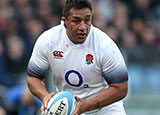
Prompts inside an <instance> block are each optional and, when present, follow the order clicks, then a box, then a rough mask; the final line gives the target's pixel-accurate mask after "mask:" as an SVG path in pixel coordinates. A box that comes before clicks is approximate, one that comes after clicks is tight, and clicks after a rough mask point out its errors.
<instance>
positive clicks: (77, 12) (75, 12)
mask: <svg viewBox="0 0 160 115" xmlns="http://www.w3.org/2000/svg"><path fill="white" fill-rule="evenodd" d="M91 16H92V13H91V10H90V9H89V8H82V9H75V8H71V9H70V11H69V16H68V17H70V18H74V17H75V18H76V17H79V18H83V17H91Z"/></svg>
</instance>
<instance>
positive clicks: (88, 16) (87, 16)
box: [72, 15, 91, 19]
mask: <svg viewBox="0 0 160 115" xmlns="http://www.w3.org/2000/svg"><path fill="white" fill-rule="evenodd" d="M90 17H91V15H86V16H85V18H90ZM72 18H75V19H80V18H81V17H78V16H73V17H72Z"/></svg>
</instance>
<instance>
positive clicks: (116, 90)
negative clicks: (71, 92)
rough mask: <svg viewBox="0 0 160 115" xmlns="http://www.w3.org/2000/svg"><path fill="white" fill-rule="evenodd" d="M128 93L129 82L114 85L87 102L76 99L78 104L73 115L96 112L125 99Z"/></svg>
mask: <svg viewBox="0 0 160 115" xmlns="http://www.w3.org/2000/svg"><path fill="white" fill-rule="evenodd" d="M127 92H128V81H127V82H123V83H119V84H112V85H110V86H109V88H108V89H105V90H104V91H102V92H101V93H100V94H99V95H98V96H96V97H94V98H91V99H89V100H86V101H84V100H82V99H80V98H78V97H76V100H77V102H78V103H77V108H76V110H75V112H74V114H73V115H76V114H80V113H83V112H86V111H90V110H94V109H97V108H100V107H104V106H107V105H109V104H112V103H114V102H117V101H119V100H121V99H123V98H124V97H125V96H126V95H127Z"/></svg>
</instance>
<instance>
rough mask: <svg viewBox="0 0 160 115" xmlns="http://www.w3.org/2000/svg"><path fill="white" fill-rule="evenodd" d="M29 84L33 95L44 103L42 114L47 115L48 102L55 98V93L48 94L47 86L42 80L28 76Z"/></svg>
mask: <svg viewBox="0 0 160 115" xmlns="http://www.w3.org/2000/svg"><path fill="white" fill-rule="evenodd" d="M27 84H28V88H29V89H30V91H31V93H32V94H33V95H35V96H36V97H38V98H39V99H40V100H41V101H42V105H41V113H42V115H45V110H48V106H47V105H48V101H49V100H50V98H51V97H52V96H54V93H51V94H49V93H48V91H47V90H46V87H45V84H44V82H43V80H41V79H38V78H35V77H30V76H27Z"/></svg>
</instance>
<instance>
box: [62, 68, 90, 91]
mask: <svg viewBox="0 0 160 115" xmlns="http://www.w3.org/2000/svg"><path fill="white" fill-rule="evenodd" d="M71 74H75V75H76V76H77V78H78V83H76V84H75V83H71V81H70V80H69V77H70V75H71ZM65 80H66V82H67V83H68V84H69V85H71V86H74V87H80V86H83V87H84V88H88V87H89V86H88V84H83V77H82V75H81V74H80V73H79V72H78V71H75V70H70V71H68V72H67V73H66V74H65Z"/></svg>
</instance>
